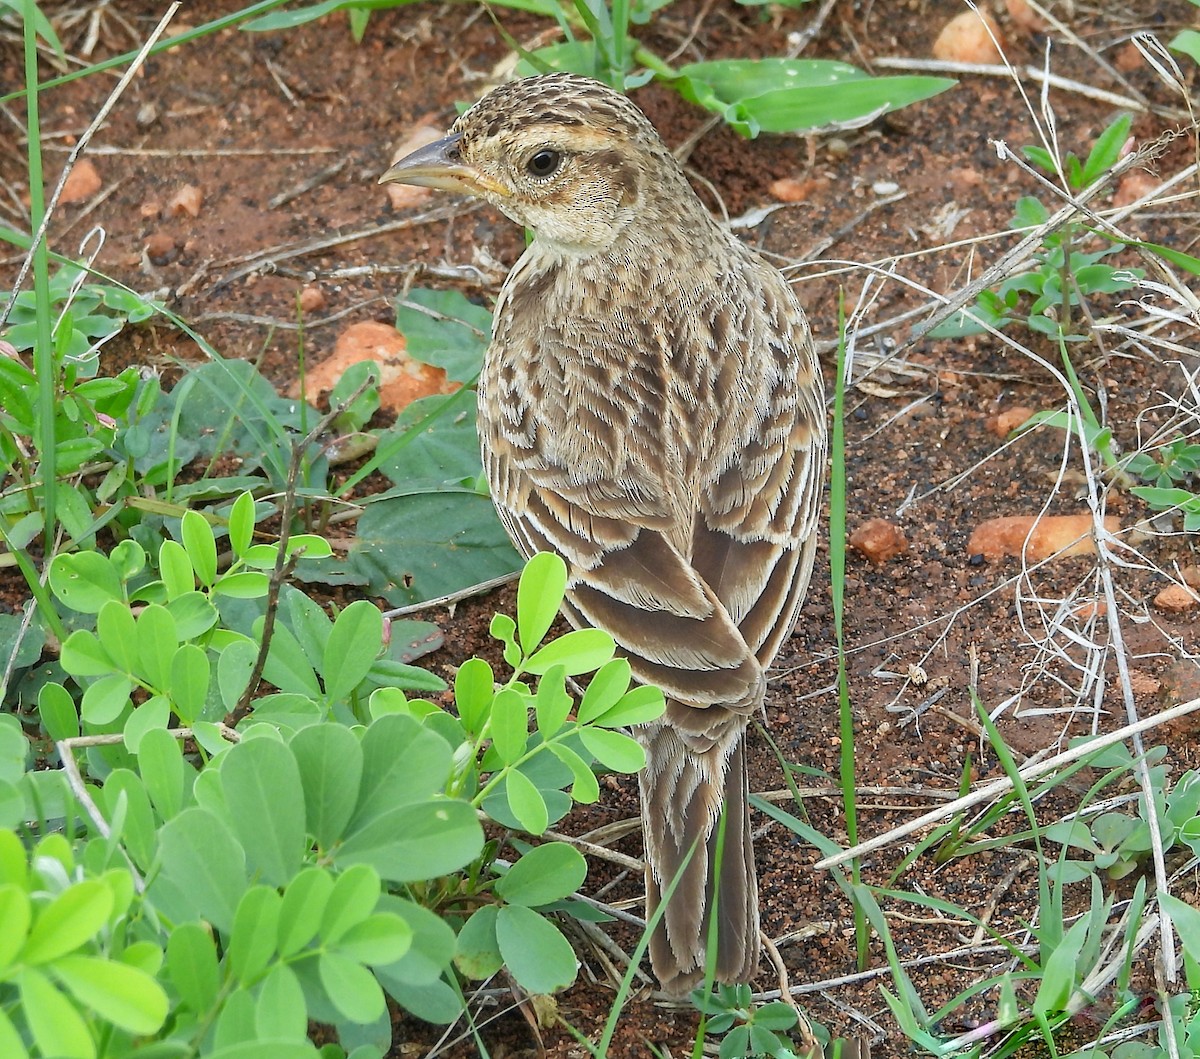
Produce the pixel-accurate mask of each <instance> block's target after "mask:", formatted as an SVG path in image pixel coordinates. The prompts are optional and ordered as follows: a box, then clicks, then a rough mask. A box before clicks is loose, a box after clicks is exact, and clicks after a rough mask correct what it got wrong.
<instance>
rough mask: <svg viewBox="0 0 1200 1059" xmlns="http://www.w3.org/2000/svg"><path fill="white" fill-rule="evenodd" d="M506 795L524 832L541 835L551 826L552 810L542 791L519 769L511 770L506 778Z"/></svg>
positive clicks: (510, 807)
mask: <svg viewBox="0 0 1200 1059" xmlns="http://www.w3.org/2000/svg"><path fill="white" fill-rule="evenodd" d="M504 783H505V788H504V790H505V794H506V796H507V798H508V807H509V809H511V810H512V814H513V816H515V817H516V818H517V820H518V821H520V824H521V827H522V829H523V830H525V831H528V832H529V833H530V834H531V835H540V834H541V833H542V832H543V831H545V830H546V828H547V827H549V826H550V810H549V809H548V808H547V806H546V799H545V798H543V797H542V793H541V791H539V790H538V789H537V787H535V786H534V785H533V783H532V782H531V781H530V780H529V778H528V777H527V776H526V775H525V774H524V773H523V772H521V771H520V770H519V769H510V770H509V771H508V772H507V773H505V776H504Z"/></svg>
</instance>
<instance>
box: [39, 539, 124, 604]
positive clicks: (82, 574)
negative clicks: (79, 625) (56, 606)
mask: <svg viewBox="0 0 1200 1059" xmlns="http://www.w3.org/2000/svg"><path fill="white" fill-rule="evenodd" d="M50 588H51V589H52V590H53V592H54V594H55V595H56V596H58V598H59V599H60V600H62V601H63V602H64V603H65V604H66V605H67V606H68V607H70V608H71V609H72V610H77V611H80V612H81V613H83V614H98V613H99V612H100V608H101V607H103V606H104V604H105V603H107V602H109V601H110V600H117V601H118V602H124V599H125V594H124V591H123V590H122V588H121V578H120V575H119V574H118V573H117V569H116V567H115V566H113V564H112V563H111V562H109V560H108V559H107V558H105V557H104V556H103V555H101V554H100V553H99V552H93V551H82V552H77V553H74V554H71V555H58V556H56V557H55V559H54V561H53V562H52V563H51V564H50Z"/></svg>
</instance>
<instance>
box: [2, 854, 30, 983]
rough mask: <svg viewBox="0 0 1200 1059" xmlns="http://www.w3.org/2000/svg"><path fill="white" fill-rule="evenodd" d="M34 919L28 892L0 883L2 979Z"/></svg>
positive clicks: (22, 943)
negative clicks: (2, 927) (2, 925)
mask: <svg viewBox="0 0 1200 1059" xmlns="http://www.w3.org/2000/svg"><path fill="white" fill-rule="evenodd" d="M10 834H11V832H10ZM32 921H33V909H32V907H31V905H30V903H29V896H28V894H26V893H25V891H24V890H23V889H21V888H20V887H19V886H14V885H12V884H11V883H5V884H2V885H0V923H3V924H4V929H3V930H2V931H0V980H3V979H4V978H6V977H7V976H6V975H4V971H5V970H6V969H7V968H8V967H10V966H11V965H12V963H13V960H14V959H16V956H17V953H18V952H20V950H21V947H22V946H23V945H24V944H25V936H26V934H27V933H28V932H29V925H30V923H31V922H32Z"/></svg>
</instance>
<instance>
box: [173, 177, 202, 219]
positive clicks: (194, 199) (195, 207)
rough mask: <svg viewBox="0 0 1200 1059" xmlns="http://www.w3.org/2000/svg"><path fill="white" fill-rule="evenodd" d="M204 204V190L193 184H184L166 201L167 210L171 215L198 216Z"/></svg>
mask: <svg viewBox="0 0 1200 1059" xmlns="http://www.w3.org/2000/svg"><path fill="white" fill-rule="evenodd" d="M203 205H204V192H203V191H201V190H200V189H199V188H198V187H196V185H195V184H184V185H183V187H181V188H180V189H179V190H178V191H177V192H175V194H174V195H172V196H171V199H170V201H169V202H168V203H167V212H168V213H169V214H170V215H171V216H172V217H182V216H184V215H186V216H188V217H199V216H200V208H201V207H202V206H203Z"/></svg>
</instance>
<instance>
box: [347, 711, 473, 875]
mask: <svg viewBox="0 0 1200 1059" xmlns="http://www.w3.org/2000/svg"><path fill="white" fill-rule="evenodd" d="M377 723H378V722H377ZM482 848H483V828H482V827H481V826H480V824H479V820H478V818H477V817H476V815H475V810H474V809H472V808H471V806H470V805H468V804H466V803H465V802H457V801H449V800H447V799H444V798H439V799H434V800H431V801H425V802H417V803H415V804H412V805H403V806H400V807H398V808H396V809H392V810H390V811H388V812H384V813H381V814H379V815H376V816H374V817H372V818H371V820H370V821H369V822H368V823H367V824H365V826H363V827H361V828H360V829H358V830H356V831H354V832H353V833H352V834H350V835H349V836H348V837H347V838H346V840H345V842H343V844H342V846H341V847H340V848H339V849H337V850H335V851H334V858H335V860H336V862H337V864H338V865H339V866H343V867H344V866H346V865H350V864H370V865H371V866H372V867H373V868H374V869H375V870H376V871H377V872H379V874H380V875H381V876H382V877H383V878H385V879H388V880H389V881H392V882H418V881H420V880H423V879H434V878H436V877H437V876H439V875H446V874H449V873H450V872H452V871H456V870H457V869H459V868H461V867H462V866H463V865H464V864H467V863H469V862H470V861H471V860H472V859H473V858H475V857H476V856H478V855H479V851H480V850H481V849H482Z"/></svg>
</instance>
